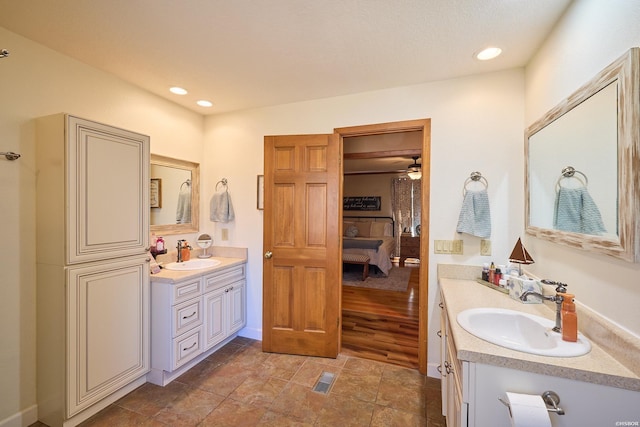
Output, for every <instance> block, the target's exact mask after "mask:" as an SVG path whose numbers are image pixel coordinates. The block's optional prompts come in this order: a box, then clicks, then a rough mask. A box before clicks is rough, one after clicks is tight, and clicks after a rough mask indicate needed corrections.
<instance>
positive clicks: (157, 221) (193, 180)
mask: <svg viewBox="0 0 640 427" xmlns="http://www.w3.org/2000/svg"><path fill="white" fill-rule="evenodd" d="M149 176H150V178H151V180H150V181H151V182H150V186H151V187H150V188H151V189H152V190H153V191H151V195H152V200H151V213H150V219H151V221H150V223H151V225H150V230H151V231H152V232H154V233H155V234H156V235H158V236H165V235H169V234H182V233H197V232H198V231H199V225H200V224H199V212H200V165H199V164H198V163H193V162H188V161H185V160H178V159H173V158H171V157H164V156H159V155H157V154H151V170H150V174H149Z"/></svg>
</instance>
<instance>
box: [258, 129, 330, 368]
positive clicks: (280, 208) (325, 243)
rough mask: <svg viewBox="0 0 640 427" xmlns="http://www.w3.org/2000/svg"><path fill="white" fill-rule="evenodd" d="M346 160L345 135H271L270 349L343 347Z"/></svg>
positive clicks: (319, 351)
mask: <svg viewBox="0 0 640 427" xmlns="http://www.w3.org/2000/svg"><path fill="white" fill-rule="evenodd" d="M340 159H341V153H340V146H339V139H338V137H337V135H298V136H269V137H265V192H264V195H265V200H264V206H265V210H264V251H265V254H266V253H267V252H271V253H272V256H271V257H270V258H265V260H264V268H263V271H264V277H263V287H264V289H263V294H264V295H263V301H264V308H263V316H264V318H263V341H262V342H263V350H264V351H269V352H278V353H290V354H304V355H314V356H325V357H336V356H337V354H338V349H339V331H340V310H341V300H340V285H341V283H340V281H341V275H340V266H341V263H340V250H341V247H340V235H339V218H340V207H341V203H340V200H341V198H342V197H341V188H340V176H341V174H342V171H341V170H340V168H341V164H340Z"/></svg>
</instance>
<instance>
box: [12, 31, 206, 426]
mask: <svg viewBox="0 0 640 427" xmlns="http://www.w3.org/2000/svg"><path fill="white" fill-rule="evenodd" d="M0 40H1V41H2V48H5V49H8V50H9V51H10V52H11V55H10V56H9V57H7V58H4V59H2V60H0V151H15V152H18V153H20V154H22V157H21V158H20V159H18V160H16V161H13V162H10V161H7V160H5V159H4V157H2V158H0V200H1V201H0V204H1V206H2V207H1V209H0V230H1V232H0V235H1V236H2V244H0V271H2V273H0V425H4V426H17V425H20V424H22V423H29V422H33V421H35V418H33V417H34V416H35V404H36V401H35V396H36V394H35V393H36V389H35V387H36V384H35V381H36V377H35V375H36V365H35V357H36V347H35V333H36V331H35V316H36V312H35V291H36V289H35V267H36V264H35V238H36V236H35V182H36V170H35V154H34V149H35V145H34V140H33V138H34V123H33V119H34V118H36V117H39V116H44V115H48V114H54V113H60V112H67V113H71V114H75V115H78V116H81V117H84V118H87V119H92V120H96V121H99V122H103V123H108V124H111V125H115V126H118V127H122V128H125V129H129V130H132V131H136V132H140V133H143V134H147V135H150V136H151V150H152V152H155V153H158V154H163V155H167V156H173V157H179V158H183V159H186V160H191V161H196V162H199V161H200V160H201V157H202V135H203V122H204V119H203V117H202V116H201V115H198V114H195V113H192V112H189V111H188V110H186V109H184V108H182V107H179V106H177V105H175V104H172V103H170V102H167V101H165V100H163V99H161V98H159V97H157V96H155V95H151V94H150V93H148V92H146V91H143V90H141V89H138V88H136V87H133V86H131V85H129V84H127V83H124V82H122V81H121V80H118V79H116V78H114V77H113V76H111V75H108V74H105V73H103V72H100V71H97V70H95V69H93V68H90V67H88V66H86V65H84V64H82V63H79V62H77V61H74V60H72V59H70V58H68V57H65V56H62V55H60V54H58V53H56V52H53V51H51V50H49V49H47V48H45V47H43V46H42V45H39V44H36V43H33V42H31V41H29V40H27V39H24V38H22V37H20V36H18V35H16V34H14V33H12V32H9V31H7V30H5V29H4V28H1V27H0ZM113 173H114V174H116V173H118V168H117V165H114V170H113ZM106 179H108V177H106ZM38 350H40V351H46V349H38ZM25 425H26V424H25Z"/></svg>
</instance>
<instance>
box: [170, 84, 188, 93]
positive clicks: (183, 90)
mask: <svg viewBox="0 0 640 427" xmlns="http://www.w3.org/2000/svg"><path fill="white" fill-rule="evenodd" d="M169 91H170V92H171V93H175V94H176V95H186V94H187V93H188V92H187V90H186V89H183V88H181V87H178V86H174V87H172V88H170V89H169Z"/></svg>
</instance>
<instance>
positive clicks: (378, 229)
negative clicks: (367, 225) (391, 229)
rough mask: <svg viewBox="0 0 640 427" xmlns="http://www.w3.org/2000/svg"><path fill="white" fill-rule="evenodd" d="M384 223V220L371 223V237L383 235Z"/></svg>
mask: <svg viewBox="0 0 640 427" xmlns="http://www.w3.org/2000/svg"><path fill="white" fill-rule="evenodd" d="M385 226H386V224H385V223H384V222H372V223H371V234H370V236H371V237H383V236H384V230H385Z"/></svg>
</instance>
